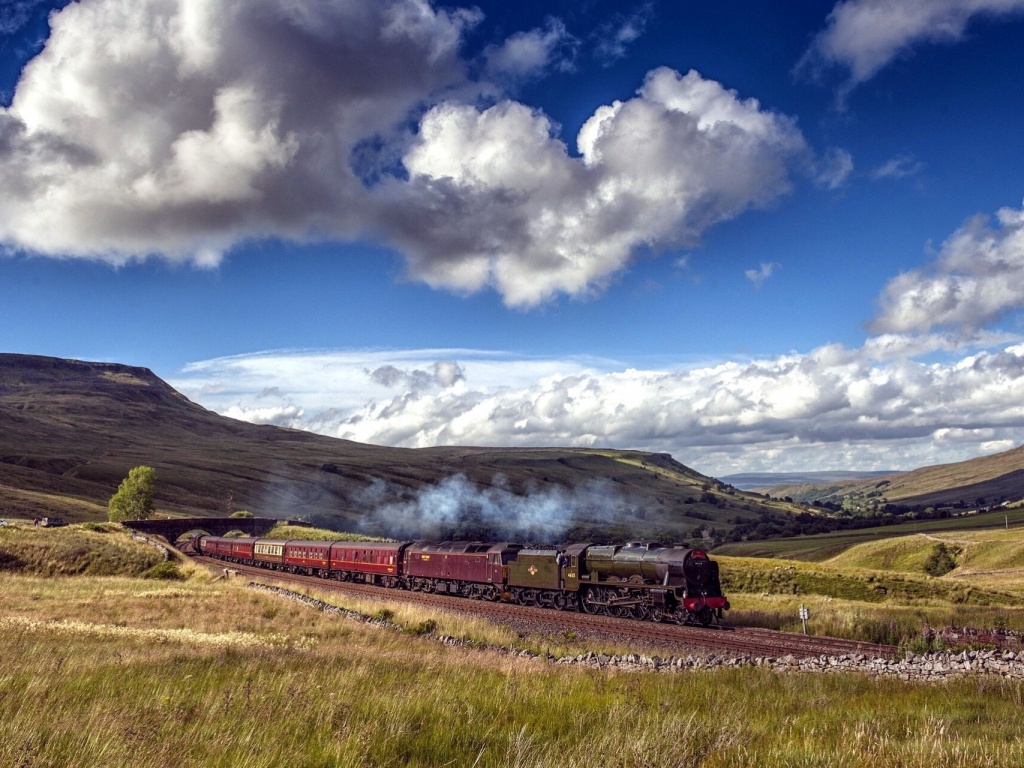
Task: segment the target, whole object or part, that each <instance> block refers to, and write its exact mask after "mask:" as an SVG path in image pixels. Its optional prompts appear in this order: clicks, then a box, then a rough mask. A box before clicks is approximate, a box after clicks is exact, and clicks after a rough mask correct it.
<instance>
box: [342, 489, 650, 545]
mask: <svg viewBox="0 0 1024 768" xmlns="http://www.w3.org/2000/svg"><path fill="white" fill-rule="evenodd" d="M397 493H398V492H397V491H396V489H395V488H394V487H391V486H389V485H388V484H387V483H385V482H384V481H382V480H377V481H375V482H374V483H373V484H372V485H371V486H370V487H369V488H368V489H366V490H365V491H364V492H363V493H361V494H360V495H359V496H358V497H357V498H356V499H355V502H356V504H357V505H358V506H360V507H362V508H363V509H365V510H366V515H365V517H364V518H363V521H362V528H363V530H364V531H365V532H367V533H371V534H374V535H379V536H389V537H391V538H395V539H480V540H490V541H496V540H504V541H516V542H519V543H523V544H525V543H533V544H536V543H540V542H546V543H557V542H562V541H564V540H565V539H566V536H567V534H568V533H569V531H570V529H572V528H573V527H576V526H580V525H587V524H593V523H598V522H599V523H601V524H608V523H616V522H625V521H626V520H627V519H628V514H629V509H630V506H631V505H630V504H629V502H628V500H627V499H625V498H624V497H622V496H621V494H617V493H615V492H614V491H612V490H611V489H610V488H609V483H607V482H603V481H595V482H593V483H588V484H586V485H584V486H581V487H579V488H576V489H574V490H572V491H567V490H565V489H563V488H559V487H556V488H552V489H543V490H541V489H538V488H536V487H533V488H527V490H526V493H525V494H524V495H517V494H516V493H514V492H513V491H512V489H511V488H509V486H508V484H507V481H506V480H505V478H503V477H501V476H498V477H496V478H495V479H494V481H493V484H492V485H491V486H490V487H487V488H480V487H477V486H476V485H474V484H473V483H472V482H470V481H469V480H468V479H467V478H466V477H465V476H464V475H461V474H459V475H454V476H452V477H449V478H446V479H444V480H442V481H441V482H440V483H438V484H437V485H434V486H430V487H427V488H424V489H422V490H420V491H419V492H418V493H417V494H416V495H415V496H413V497H412V498H407V499H403V500H400V501H391V500H390V499H394V498H395V496H396V495H397Z"/></svg>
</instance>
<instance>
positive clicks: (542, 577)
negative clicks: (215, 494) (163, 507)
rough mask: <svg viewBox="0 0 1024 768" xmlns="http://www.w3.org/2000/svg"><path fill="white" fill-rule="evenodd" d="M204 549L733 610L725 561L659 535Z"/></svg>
mask: <svg viewBox="0 0 1024 768" xmlns="http://www.w3.org/2000/svg"><path fill="white" fill-rule="evenodd" d="M194 547H195V550H196V551H197V552H199V553H200V554H203V555H206V556H208V557H213V558H216V559H220V560H226V561H230V562H235V563H240V564H242V565H250V566H258V567H262V568H268V569H273V570H280V571H287V572H289V573H297V574H299V573H301V574H306V575H309V576H320V577H321V578H325V579H336V580H338V581H357V582H363V583H366V584H376V585H379V586H383V587H388V588H400V589H409V590H413V591H418V592H437V593H442V594H451V595H460V596H462V597H470V598H475V599H478V600H493V601H497V600H506V601H511V602H516V603H519V604H521V605H536V606H540V607H544V608H557V609H560V610H580V611H583V612H585V613H595V614H596V613H600V614H606V615H609V616H619V617H632V618H636V619H647V620H652V621H675V622H678V623H680V624H683V623H695V622H697V623H700V624H704V625H707V624H710V623H711V622H712V621H714V620H715V619H717V620H719V621H720V620H721V619H722V614H723V612H724V611H727V610H728V609H729V601H728V600H727V599H726V597H725V595H723V594H722V587H721V583H720V581H719V576H718V563H716V562H715V561H714V560H712V559H711V558H710V557H708V555H707V553H706V552H704V551H703V550H700V549H688V548H684V547H666V546H662V545H661V544H659V543H657V542H630V543H628V544H625V545H601V546H597V545H592V544H572V545H569V546H567V547H565V548H564V549H556V548H551V547H545V548H534V549H528V548H524V547H523V546H522V545H520V544H513V543H509V542H500V543H485V542H479V541H445V542H435V541H412V542H409V541H406V542H379V541H372V542H371V541H335V542H327V541H301V540H294V539H293V540H283V539H247V538H224V537H220V536H199V537H197V539H196V540H195V542H194Z"/></svg>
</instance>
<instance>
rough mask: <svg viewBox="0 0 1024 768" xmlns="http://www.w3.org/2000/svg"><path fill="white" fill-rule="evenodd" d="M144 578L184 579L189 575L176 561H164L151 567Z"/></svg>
mask: <svg viewBox="0 0 1024 768" xmlns="http://www.w3.org/2000/svg"><path fill="white" fill-rule="evenodd" d="M144 578H147V579H165V580H169V581H184V580H185V579H187V578H188V577H187V576H186V575H185V574H184V573H182V572H181V569H180V568H179V567H178V566H177V564H176V563H172V562H163V563H157V564H156V565H154V566H153V567H152V568H150V569H149V570H148V571H147V572H146V574H145V576H144Z"/></svg>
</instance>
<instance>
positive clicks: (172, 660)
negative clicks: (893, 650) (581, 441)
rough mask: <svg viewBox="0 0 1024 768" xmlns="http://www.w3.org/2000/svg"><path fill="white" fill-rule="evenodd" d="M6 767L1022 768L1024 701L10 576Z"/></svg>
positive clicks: (243, 596)
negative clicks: (533, 645) (635, 662)
mask: <svg viewBox="0 0 1024 768" xmlns="http://www.w3.org/2000/svg"><path fill="white" fill-rule="evenodd" d="M0 590H2V591H3V593H4V594H5V595H10V596H11V598H12V599H11V600H9V601H5V603H4V605H3V608H2V609H0V642H2V643H3V648H4V649H5V651H4V655H5V663H4V664H3V666H2V667H0V764H2V765H21V766H35V765H60V766H67V768H78V767H80V766H81V767H84V766H97V765H103V766H111V767H115V766H138V767H139V768H146V767H148V766H154V767H155V766H165V765H175V766H225V767H227V766H238V765H246V766H253V767H254V768H263V767H266V768H270V767H272V766H273V767H275V768H276V767H277V766H281V765H296V766H396V767H397V766H432V767H433V766H443V765H459V766H479V767H480V768H483V767H484V766H495V767H497V766H523V767H525V766H545V767H546V766H551V765H559V764H562V763H564V762H565V760H566V758H565V756H566V755H573V756H574V757H573V759H572V761H571V762H572V763H575V764H580V765H585V766H615V767H617V766H623V767H625V766H650V767H658V766H666V767H667V766H672V767H673V768H676V767H678V766H707V767H708V768H712V767H714V768H717V767H721V766H763V767H766V768H772V766H793V765H799V766H830V767H834V766H839V767H842V766H863V765H873V766H922V768H923V767H924V766H928V767H929V768H930V767H931V766H964V767H965V768H966V767H967V766H972V767H973V766H978V765H990V766H1019V765H1021V764H1022V763H1024V721H1022V720H1021V718H1020V717H1019V716H1018V713H1019V708H1020V707H1021V706H1024V686H1022V685H1021V684H1017V683H1014V684H1011V683H1004V682H1001V681H999V680H994V679H977V680H964V681H960V682H954V683H949V684H947V685H943V686H924V685H910V684H901V683H898V682H895V681H882V680H875V679H871V678H867V677H862V676H857V675H832V676H820V675H819V676H815V675H801V674H792V675H780V674H773V673H769V672H765V671H762V670H754V669H746V670H732V671H726V670H722V671H717V672H692V673H686V674H679V675H658V674H653V673H629V674H627V673H614V672H609V671H596V670H586V669H579V668H563V667H556V666H552V665H548V664H545V663H543V662H541V661H537V660H531V659H524V658H519V657H508V656H502V655H498V654H494V653H491V652H486V651H477V650H472V649H464V648H450V647H447V646H442V645H439V644H437V643H434V642H431V641H430V640H429V639H428V638H425V637H417V636H414V635H411V634H407V633H401V632H395V631H388V630H383V629H379V628H375V627H372V626H367V625H365V624H360V623H357V622H353V621H351V620H347V619H344V618H339V617H335V616H331V615H325V614H321V613H317V612H314V611H311V610H310V609H308V608H305V607H302V606H299V605H296V604H294V603H289V602H282V601H281V600H280V599H279V598H276V597H274V596H271V595H264V594H261V593H255V592H253V591H251V590H247V589H245V588H244V587H241V586H240V585H239V584H238V583H233V582H230V581H229V582H216V583H211V582H210V581H208V580H201V579H197V578H193V579H191V580H190V581H188V582H186V583H185V584H174V585H162V584H161V585H157V586H155V587H154V584H153V583H152V582H145V581H139V580H135V579H126V578H93V577H80V578H75V579H66V578H65V579H56V580H53V579H50V580H47V579H39V578H33V577H23V576H19V577H13V576H6V577H2V578H0Z"/></svg>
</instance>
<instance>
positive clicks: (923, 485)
mask: <svg viewBox="0 0 1024 768" xmlns="http://www.w3.org/2000/svg"><path fill="white" fill-rule="evenodd" d="M768 490H769V493H771V495H773V496H779V497H784V496H789V497H790V498H792V499H793V500H794V501H814V500H820V501H831V502H836V503H843V502H845V503H846V504H847V505H851V504H853V505H857V504H860V505H864V506H868V505H870V506H879V507H880V506H884V505H885V504H894V505H899V506H904V507H918V508H922V509H923V508H926V507H959V508H964V507H966V508H973V507H986V506H992V505H994V504H999V503H1002V502H1004V501H1019V500H1021V499H1024V445H1022V446H1018V447H1017V448H1014V449H1012V450H1009V451H1004V452H1002V453H996V454H993V455H991V456H980V457H978V458H976V459H970V460H968V461H962V462H958V463H955V464H938V465H935V466H933V467H922V468H921V469H915V470H913V471H911V472H903V473H899V474H893V475H886V476H884V477H872V478H859V479H855V480H841V479H840V480H833V481H831V482H826V483H797V484H785V485H776V486H773V487H772V488H770V489H768Z"/></svg>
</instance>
